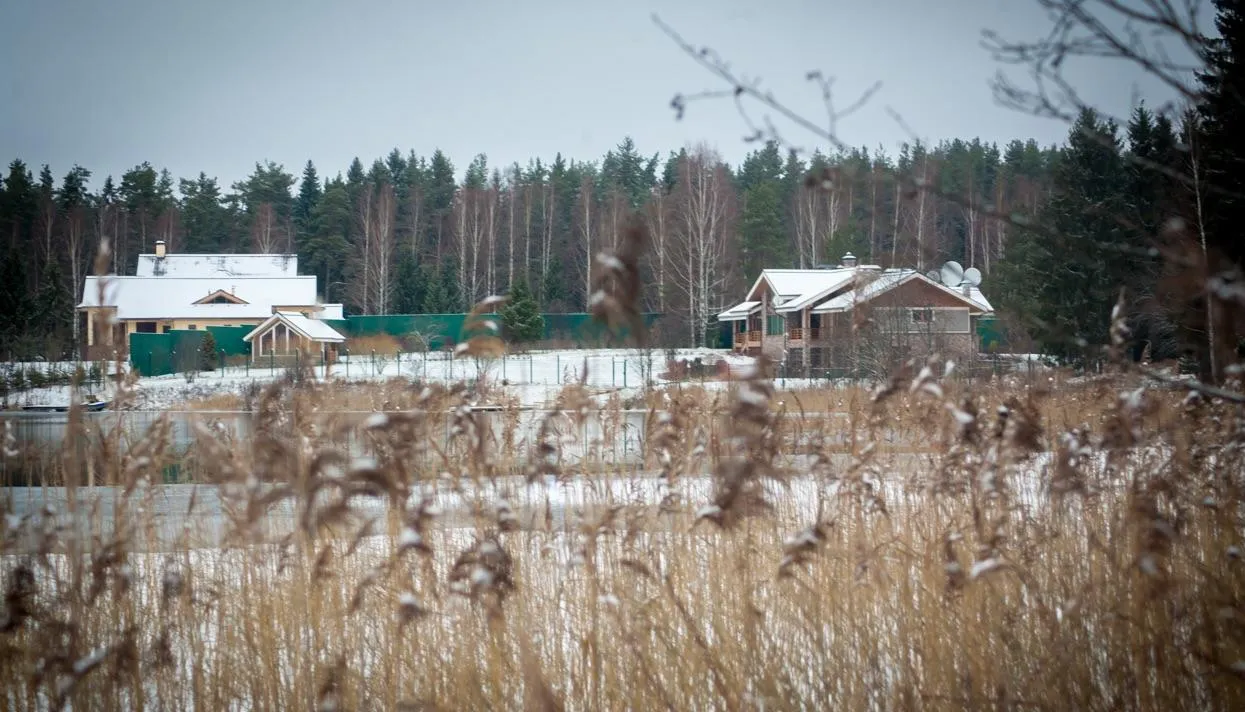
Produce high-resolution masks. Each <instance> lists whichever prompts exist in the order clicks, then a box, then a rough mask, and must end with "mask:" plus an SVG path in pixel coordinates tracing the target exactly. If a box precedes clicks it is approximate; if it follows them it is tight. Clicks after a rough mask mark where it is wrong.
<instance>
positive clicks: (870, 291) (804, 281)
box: [718, 266, 994, 321]
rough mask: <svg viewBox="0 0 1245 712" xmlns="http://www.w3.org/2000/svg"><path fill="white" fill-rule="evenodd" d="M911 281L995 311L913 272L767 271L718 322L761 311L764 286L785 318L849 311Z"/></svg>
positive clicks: (972, 295) (972, 294)
mask: <svg viewBox="0 0 1245 712" xmlns="http://www.w3.org/2000/svg"><path fill="white" fill-rule="evenodd" d="M911 280H920V281H923V282H925V283H927V284H929V285H932V286H934V287H935V288H937V289H941V290H943V291H945V292H947V293H948V294H952V295H955V296H956V297H957V298H959V299H960V300H962V301H964V302H965V303H967V304H968V305H969V306H970V307H971V308H973V309H974V310H976V311H981V312H986V313H989V312H993V311H994V307H993V306H991V304H990V302H989V301H987V300H986V298H985V296H984V295H983V294H982V293H981V290H980V289H978V288H977V287H970V288H969V289H968V291H967V292H965V291H964V289H963V288H951V287H948V286H946V285H943V284H940V283H938V282H935V281H933V280H931V279H929V278H928V277H926V276H925V275H924V274H921V273H920V272H918V271H916V270H912V269H885V270H884V269H882V268H880V267H876V266H862V267H836V268H833V269H767V270H762V271H761V274H760V276H759V277H757V280H756V282H753V284H752V287H751V289H749V290H748V297H747V298H748V300H749V301H746V302H742V303H740V304H737V305H735V306H733V307H731V308H730V309H727V310H726V311H724V312H722V313H721V314H719V315H718V321H739V320H741V319H744V318H746V317H747V315H748V314H750V313H752V312H753V311H755V310H756V309H758V308H760V305H761V301H760V293H759V292H760V288H761V286H762V285H763V284H765V285H768V287H769V291H770V293H771V297H772V298H773V299H774V304H775V306H774V309H773V310H774V312H775V313H778V314H788V313H794V312H799V311H801V310H803V309H808V308H809V307H812V311H813V313H815V314H827V313H830V312H837V311H846V310H849V309H851V308H852V306H853V305H855V304H856V303H858V302H861V301H866V300H868V299H872V298H873V297H875V296H877V295H878V294H881V293H882V292H887V291H890V290H891V289H894V288H895V287H898V286H899V285H901V284H904V283H905V282H908V281H911ZM822 300H826V301H822ZM819 302H820V303H819Z"/></svg>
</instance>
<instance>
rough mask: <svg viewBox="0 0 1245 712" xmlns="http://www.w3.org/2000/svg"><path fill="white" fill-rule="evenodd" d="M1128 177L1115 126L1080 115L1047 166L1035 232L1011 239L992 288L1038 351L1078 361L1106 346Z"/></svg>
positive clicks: (1123, 272) (1119, 274) (1118, 277)
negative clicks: (1049, 183) (1048, 188)
mask: <svg viewBox="0 0 1245 712" xmlns="http://www.w3.org/2000/svg"><path fill="white" fill-rule="evenodd" d="M1126 185H1127V172H1126V171H1125V169H1124V165H1123V159H1122V157H1121V155H1120V146H1119V137H1118V136H1117V128H1116V126H1115V124H1114V123H1112V122H1109V121H1102V120H1100V119H1099V118H1098V117H1097V116H1096V115H1095V114H1094V113H1093V112H1092V111H1088V110H1086V111H1082V112H1081V114H1080V115H1079V116H1078V117H1077V120H1076V122H1075V123H1074V124H1073V126H1072V130H1071V132H1070V134H1069V139H1068V145H1067V147H1066V148H1065V149H1064V151H1063V154H1062V156H1061V158H1060V160H1059V161H1058V163H1057V165H1056V166H1055V168H1054V194H1053V195H1052V197H1051V199H1050V201H1049V203H1047V205H1046V207H1045V209H1043V210H1042V212H1041V221H1040V224H1041V225H1043V227H1044V228H1046V229H1044V230H1042V231H1036V230H1035V231H1024V232H1020V233H1018V234H1016V235H1015V236H1014V238H1013V240H1012V244H1011V246H1010V247H1009V251H1008V253H1007V260H1006V263H1005V265H1003V266H1002V267H1001V270H1000V271H1001V273H1002V274H1001V275H1000V278H999V279H997V280H995V281H994V283H995V284H996V285H997V287H998V295H999V305H1000V307H1002V308H1003V309H1005V310H1007V311H1008V312H1010V313H1011V315H1013V316H1015V317H1017V318H1018V319H1019V320H1020V321H1021V322H1022V323H1023V324H1024V325H1025V326H1026V327H1027V328H1028V330H1029V332H1030V335H1031V336H1032V337H1033V338H1034V339H1035V340H1036V341H1037V342H1038V344H1039V345H1041V347H1042V348H1043V351H1044V352H1045V353H1049V354H1051V355H1054V356H1056V357H1059V358H1062V359H1064V360H1065V361H1067V362H1069V363H1081V364H1083V363H1084V362H1085V361H1084V359H1085V357H1086V355H1087V354H1088V353H1089V352H1087V350H1086V347H1089V346H1103V345H1105V344H1107V343H1108V329H1109V328H1110V319H1111V310H1112V307H1113V306H1114V304H1115V302H1116V300H1117V298H1118V296H1119V289H1120V287H1121V286H1123V285H1124V284H1126V283H1127V281H1128V278H1129V274H1128V268H1129V267H1130V265H1129V264H1128V263H1127V261H1126V260H1125V259H1122V258H1121V257H1120V254H1121V253H1120V252H1119V251H1118V250H1117V249H1114V248H1115V247H1117V246H1118V245H1119V244H1120V243H1121V242H1123V237H1124V235H1123V228H1122V227H1121V225H1120V222H1119V220H1118V218H1119V216H1120V215H1122V214H1123V209H1124V206H1125V198H1124V194H1125V190H1126Z"/></svg>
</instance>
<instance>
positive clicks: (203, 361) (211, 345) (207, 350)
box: [199, 330, 220, 371]
mask: <svg viewBox="0 0 1245 712" xmlns="http://www.w3.org/2000/svg"><path fill="white" fill-rule="evenodd" d="M219 356H220V354H218V353H217V352H216V337H215V336H212V332H211V331H208V330H204V332H203V340H202V341H200V342H199V370H200V371H215V370H216V362H217V359H218V358H219Z"/></svg>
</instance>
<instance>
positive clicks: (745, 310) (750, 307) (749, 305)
mask: <svg viewBox="0 0 1245 712" xmlns="http://www.w3.org/2000/svg"><path fill="white" fill-rule="evenodd" d="M760 309H761V303H760V302H740V303H739V304H736V305H735V306H733V307H731V308H730V309H727V310H726V311H724V312H722V313H721V314H718V321H743V320H744V319H747V318H748V316H749V315H751V314H754V313H756V312H758V311H760Z"/></svg>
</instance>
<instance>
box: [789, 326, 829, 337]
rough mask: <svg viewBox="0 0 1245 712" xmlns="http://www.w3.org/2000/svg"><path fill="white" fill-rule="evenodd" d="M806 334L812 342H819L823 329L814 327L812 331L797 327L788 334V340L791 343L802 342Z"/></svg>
mask: <svg viewBox="0 0 1245 712" xmlns="http://www.w3.org/2000/svg"><path fill="white" fill-rule="evenodd" d="M806 334H807V335H808V338H809V339H810V340H812V341H817V340H819V339H820V338H821V329H819V328H817V327H813V328H812V329H803V328H800V327H798V326H795V327H792V328H791V330H790V331H788V332H787V338H788V339H790V340H791V341H802V340H803V339H804V336H805V335H806Z"/></svg>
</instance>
